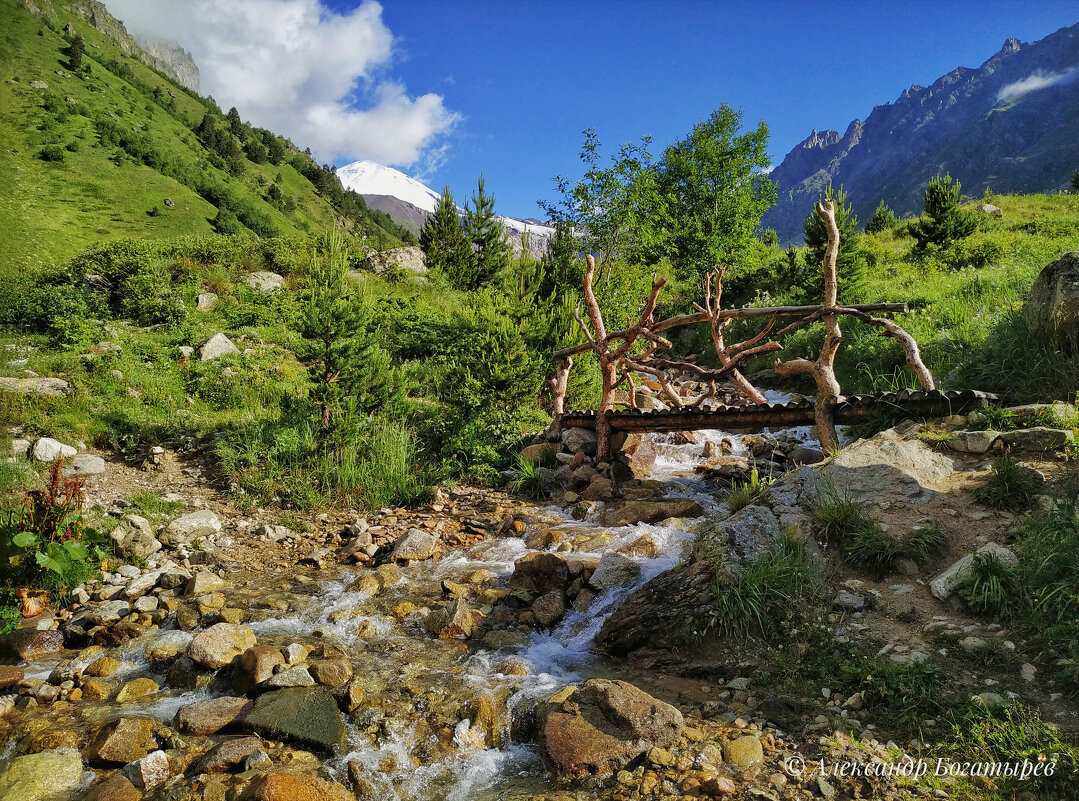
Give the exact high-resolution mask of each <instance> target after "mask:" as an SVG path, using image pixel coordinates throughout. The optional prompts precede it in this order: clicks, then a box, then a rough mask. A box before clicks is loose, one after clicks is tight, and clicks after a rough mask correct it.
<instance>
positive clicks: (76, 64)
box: [64, 33, 86, 72]
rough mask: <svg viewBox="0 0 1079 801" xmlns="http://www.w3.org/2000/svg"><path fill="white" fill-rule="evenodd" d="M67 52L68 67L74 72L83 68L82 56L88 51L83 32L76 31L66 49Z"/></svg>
mask: <svg viewBox="0 0 1079 801" xmlns="http://www.w3.org/2000/svg"><path fill="white" fill-rule="evenodd" d="M64 52H65V53H67V58H68V62H67V67H68V69H69V70H71V71H72V72H78V71H79V70H81V69H82V57H83V55H84V54H85V53H86V42H85V41H83V38H82V34H81V33H76V34H75V36H74V37H72V39H71V43H70V44H69V45H68V46H67V48H66V49H65V50H64Z"/></svg>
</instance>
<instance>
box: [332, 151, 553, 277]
mask: <svg viewBox="0 0 1079 801" xmlns="http://www.w3.org/2000/svg"><path fill="white" fill-rule="evenodd" d="M336 172H337V177H338V178H340V179H341V183H342V184H343V185H344V186H345V187H346V188H347V189H351V190H352V191H354V192H358V193H359V194H360V195H362V196H363V199H364V201H365V202H366V203H367V205H368V207H369V208H372V209H377V210H378V211H383V212H385V213H386V214H388V215H390V218H391V219H392V220H393V221H394V222H396V223H398V224H399V225H403V226H404V227H405V228H407V229H409V230H411V231H412V232H413V233H417V234H418V233H419V231H420V229H421V228H422V227H423V224H424V223H425V222H426V221H427V218H428V217H429V216H430V215H431V214H432V213H433V212H434V210H435V206H436V205H438V199H439V193H438V192H436V191H435V190H433V189H431V188H430V187H428V186H426V185H425V184H424V183H423V182H421V181H417V180H416V179H415V178H412V177H411V176H408V175H405V173H403V172H401V171H400V170H395V169H393V168H392V167H387V166H385V165H382V164H379V163H377V162H374V161H355V162H352V163H351V164H346V165H345V166H344V167H338V168H337V171H336ZM458 208H460V207H459V206H458ZM500 219H501V221H502V228H503V229H504V230H505V232H506V239H507V240H508V241H509V243H510V246H511V247H512V248H513V253H514V255H515V256H520V255H521V253H522V252H523V251H524V242H525V236H526V235H527V237H528V249H529V252H530V253H531V254H532V255H533V256H535V257H539V256H540V255H542V254H543V253H544V251H546V250H547V243H548V242H549V241H550V239H551V237H552V236H554V229H553V228H552V227H551V226H549V225H546V224H544V223H542V222H539V221H538V220H531V219H529V220H522V219H518V218H516V217H505V216H503V217H501V218H500Z"/></svg>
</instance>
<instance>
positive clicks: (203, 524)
mask: <svg viewBox="0 0 1079 801" xmlns="http://www.w3.org/2000/svg"><path fill="white" fill-rule="evenodd" d="M219 531H221V520H220V519H218V517H217V515H216V514H214V513H213V512H212V511H210V510H209V509H200V510H199V511H197V512H190V513H188V514H186V515H181V516H180V517H178V518H176V519H175V520H173V521H172V522H171V523H169V524H168V526H166V527H165V530H164V531H163V532H161V537H160V539H161V541H162V542H163V543H165V544H166V545H190V544H192V543H194V542H196V541H198V540H199V539H201V538H203V537H208V536H210V535H212V534H217V533H218V532H219Z"/></svg>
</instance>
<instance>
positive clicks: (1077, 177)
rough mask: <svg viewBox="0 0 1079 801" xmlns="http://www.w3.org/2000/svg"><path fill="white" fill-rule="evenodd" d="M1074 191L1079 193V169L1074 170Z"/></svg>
mask: <svg viewBox="0 0 1079 801" xmlns="http://www.w3.org/2000/svg"><path fill="white" fill-rule="evenodd" d="M1072 192H1073V193H1075V194H1077V195H1079V170H1073V171H1072Z"/></svg>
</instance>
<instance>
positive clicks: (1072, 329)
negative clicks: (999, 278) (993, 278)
mask: <svg viewBox="0 0 1079 801" xmlns="http://www.w3.org/2000/svg"><path fill="white" fill-rule="evenodd" d="M1023 315H1024V316H1025V317H1026V322H1027V327H1028V328H1029V330H1030V332H1031V333H1032V334H1034V335H1036V336H1047V337H1049V338H1051V339H1053V340H1054V341H1055V342H1056V343H1057V344H1058V345H1061V346H1063V347H1067V348H1069V349H1074V348H1075V346H1076V344H1077V343H1079V251H1072V252H1071V253H1065V254H1064V255H1063V256H1061V257H1060V258H1059V259H1057V260H1056V261H1054V262H1052V263H1050V264H1049V265H1047V266H1046V267H1045V268H1044V269H1043V270H1042V271H1041V273H1039V274H1038V277H1037V279H1036V280H1035V281H1034V285H1033V286H1032V287H1031V288H1030V297H1029V298H1028V299H1027V302H1026V306H1025V307H1024V308H1023Z"/></svg>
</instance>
